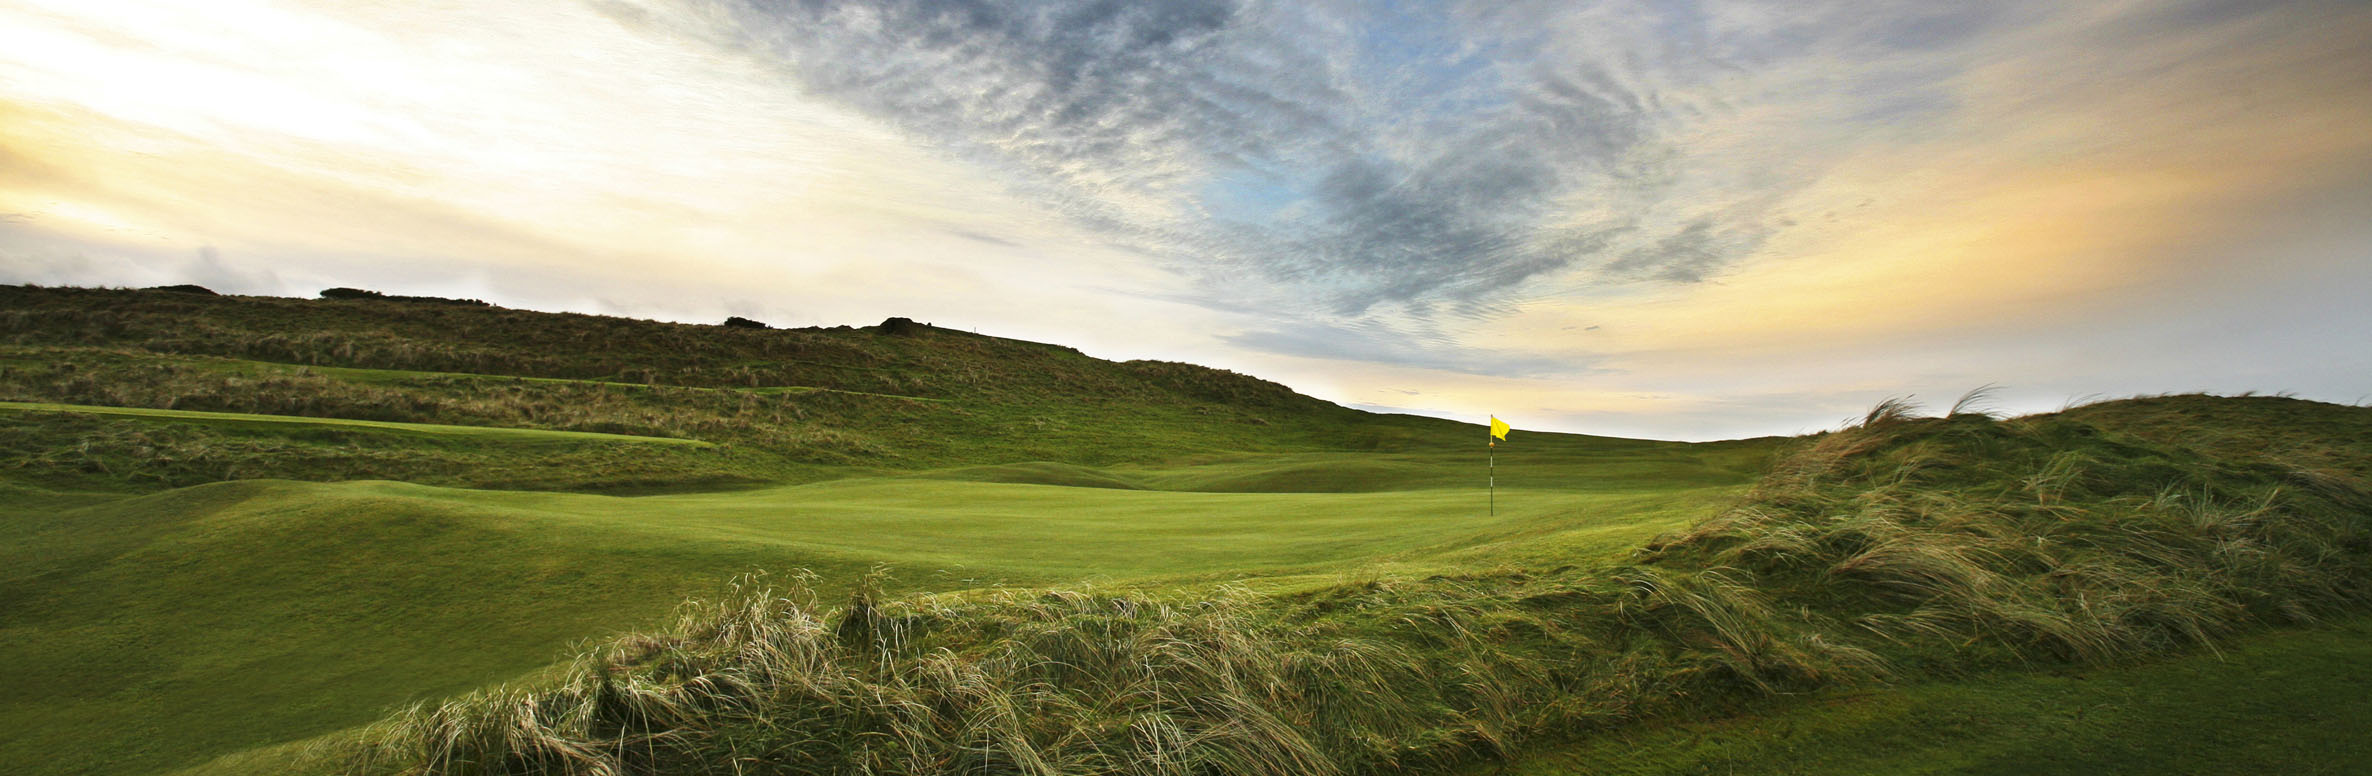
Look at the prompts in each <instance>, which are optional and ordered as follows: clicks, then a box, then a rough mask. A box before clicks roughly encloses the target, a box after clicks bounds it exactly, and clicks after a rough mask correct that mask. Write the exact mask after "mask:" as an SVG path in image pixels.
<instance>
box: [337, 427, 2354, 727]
mask: <svg viewBox="0 0 2372 776" xmlns="http://www.w3.org/2000/svg"><path fill="white" fill-rule="evenodd" d="M2136 415H2139V416H2143V417H2148V418H2151V419H2153V421H2152V422H2150V423H2135V422H2134V421H2133V417H2134V416H2136ZM2168 418H2174V419H2176V421H2168ZM2169 423H2173V424H2174V425H2182V424H2193V425H2202V426H2206V427H2211V428H2213V429H2215V432H2214V433H2204V434H2201V435H2198V436H2197V437H2196V439H2198V440H2201V441H2198V442H2196V443H2194V442H2193V441H2191V440H2192V439H2193V438H2194V437H2192V436H2188V435H2180V434H2177V435H2167V434H2163V433H2157V432H2162V431H2164V430H2165V429H2166V428H2167V427H2168V425H2169ZM2367 428H2372V410H2364V409H2360V408H2340V407H2333V406H2330V405H2316V404H2313V403H2309V402H2297V401H2293V400H2283V399H2248V400H2236V399H2214V398H2209V397H2171V398H2166V399H2157V400H2147V401H2146V402H2143V403H2140V404H2139V405H2138V407H2137V405H2136V404H2135V403H2119V404H2112V405H2105V406H2103V407H2098V408H2085V409H2079V410H2075V411H2070V412H2065V413H2060V414H2056V415H2049V416H2038V417H2030V418H2020V419H2014V420H2000V419H1995V418H1992V417H1988V416H1984V415H1979V414H1971V413H1958V414H1955V415H1952V416H1950V417H1944V418H1919V417H1912V416H1911V415H1910V414H1909V413H1908V412H1907V411H1906V410H1905V408H1903V407H1901V406H1899V405H1888V406H1884V407H1881V408H1880V409H1879V410H1877V411H1874V412H1873V413H1872V414H1871V416H1870V417H1869V418H1868V419H1866V421H1865V422H1864V423H1863V424H1861V425H1859V426H1857V427H1854V428H1849V429H1846V430H1843V431H1839V432H1835V433H1832V434H1828V435H1824V436H1822V437H1819V438H1816V439H1815V440H1812V441H1810V442H1809V443H1808V444H1806V445H1805V446H1804V447H1803V448H1802V449H1800V450H1798V451H1797V452H1796V453H1795V454H1793V455H1792V456H1791V457H1789V458H1788V459H1787V460H1785V461H1784V462H1783V463H1782V464H1781V465H1780V467H1779V469H1778V471H1777V472H1776V473H1775V475H1774V476H1772V477H1771V478H1769V479H1767V480H1766V481H1765V484H1764V485H1763V486H1762V487H1760V488H1759V489H1758V490H1757V491H1756V492H1755V493H1754V494H1753V495H1752V496H1751V497H1749V498H1748V499H1747V500H1746V501H1745V503H1743V504H1741V505H1740V506H1738V507H1737V508H1735V509H1732V510H1729V511H1727V512H1725V513H1723V514H1722V515H1720V516H1719V517H1717V518H1714V519H1712V520H1709V521H1707V522H1705V523H1703V524H1701V525H1699V526H1697V527H1695V528H1693V529H1691V530H1688V531H1684V532H1680V533H1677V534H1674V535H1671V536H1668V537H1665V538H1662V539H1658V540H1656V541H1653V542H1650V543H1649V544H1648V545H1647V546H1646V547H1644V548H1642V550H1641V551H1640V552H1639V553H1638V554H1637V556H1636V558H1635V563H1634V564H1633V565H1626V566H1618V567H1615V568H1595V567H1572V566H1567V567H1559V568H1555V569H1551V570H1514V569H1510V570H1502V571H1496V572H1490V573H1483V574H1473V575H1465V576H1464V578H1458V577H1435V578H1431V579H1426V580H1405V579H1402V580H1375V581H1371V582H1365V583H1355V584H1347V585H1339V586H1333V587H1328V588H1323V589H1319V590H1316V591H1311V592H1303V593H1297V594H1290V595H1278V596H1267V595H1259V594H1254V593H1250V592H1246V591H1236V592H1226V591H1221V592H1218V593H1214V594H1205V595H1199V596H1198V595H1182V596H1181V595H1177V594H1171V595H1168V596H1163V595H1157V594H1136V595H1126V594H1124V595H1094V594H1086V593H1066V592H1060V591H1044V592H1034V591H1033V592H1009V593H1000V594H988V595H980V594H972V595H958V596H923V597H913V598H898V599H891V598H884V597H881V596H878V595H875V594H872V593H869V592H864V591H860V592H859V593H858V594H857V595H856V597H854V598H853V599H851V600H850V602H849V603H848V604H846V605H844V606H840V607H837V608H826V607H823V606H820V605H818V604H817V603H816V602H815V601H813V600H806V599H804V598H803V597H802V596H800V595H797V594H792V595H787V596H786V595H779V594H775V593H773V592H771V591H764V590H758V591H744V592H743V593H742V594H739V595H735V596H729V597H727V598H725V599H724V600H722V601H718V602H715V603H707V604H695V605H692V606H690V607H688V608H687V609H686V610H685V611H684V616H683V618H682V619H681V621H680V622H679V623H678V624H677V626H676V627H674V628H673V629H671V630H669V631H667V632H665V633H660V634H653V635H644V636H633V637H627V638H624V639H621V640H618V641H616V642H613V643H611V644H610V645H608V646H606V647H603V648H600V649H597V650H595V651H593V652H592V653H589V654H588V655H586V656H584V657H583V658H581V659H580V660H579V662H578V663H577V665H576V667H575V668H574V669H572V670H571V671H569V672H568V673H567V674H566V675H565V676H564V677H563V678H562V679H561V680H559V681H558V682H557V683H555V684H552V685H549V686H543V687H533V688H523V689H511V690H503V691H497V692H491V693H487V694H481V695H477V696H474V697H471V698H467V699H462V700H458V701H455V702H452V703H449V704H445V705H442V706H433V707H421V708H418V709H416V710H414V711H412V712H410V713H408V714H406V715H404V716H402V717H399V718H397V719H395V720H393V721H391V722H389V723H387V724H386V725H385V726H383V727H381V728H379V729H378V730H376V731H375V732H374V733H373V734H372V735H371V736H370V737H369V738H367V739H366V741H365V743H364V745H363V746H362V748H361V749H359V750H357V751H355V752H354V753H352V754H351V755H350V758H349V759H348V764H349V770H350V771H352V772H355V773H424V774H426V773H437V774H443V773H636V772H740V773H811V772H817V771H826V772H831V771H843V772H874V773H947V772H984V773H1056V772H1062V773H1073V772H1077V773H1179V774H1184V773H1209V772H1226V773H1244V774H1265V773H1275V774H1286V773H1293V774H1301V773H1353V772H1370V771H1377V770H1396V769H1403V768H1409V767H1414V766H1424V767H1434V766H1440V765H1444V764H1447V763H1452V762H1456V761H1460V760H1464V759H1468V758H1472V757H1474V756H1477V755H1484V754H1493V753H1501V752H1505V751H1508V750H1509V749H1510V748H1511V747H1513V746H1514V745H1516V744H1517V743H1518V742H1520V741H1522V740H1523V739H1524V738H1525V737H1526V736H1528V735H1530V734H1532V733H1535V732H1538V731H1541V730H1558V731H1567V732H1569V731H1571V730H1573V729H1575V728H1587V727H1591V726H1597V725H1606V724H1614V723H1618V722H1621V721H1624V720H1627V719H1632V718H1635V717H1636V716H1638V715H1639V714H1641V713H1642V712H1644V711H1648V710H1654V709H1668V708H1671V707H1674V706H1676V705H1679V706H1685V707H1688V708H1693V709H1698V710H1706V709H1714V708H1718V707H1719V706H1720V705H1721V704H1722V703H1723V702H1724V701H1723V699H1725V698H1741V697H1747V696H1751V695H1754V694H1768V693H1775V692H1782V691H1793V690H1805V689H1814V688H1820V687H1827V686H1834V685H1837V684H1840V683H1852V682H1859V681H1869V680H1873V679H1878V678H1882V677H1889V676H1892V677H1898V678H1917V677H1925V676H1937V675H1952V674H1957V673H1961V672H1966V671H1970V670H1975V669H1983V668H1992V667H2001V666H2015V665H2025V664H2033V663H2036V662H2050V663H2065V662H2076V663H2082V662H2095V663H2097V662H2103V661H2111V660H2118V659H2123V658H2128V657H2133V656H2139V655H2149V654H2161V653H2166V652H2171V651H2175V650H2181V649H2185V648H2190V647H2194V646H2200V645H2210V646H2212V645H2213V644H2215V643H2217V642H2218V641H2219V640H2220V639H2222V638H2224V637H2226V636H2228V635H2230V634H2233V633H2236V632H2241V631H2244V630H2248V629H2252V628H2257V627H2262V626H2264V625H2268V624H2284V623H2298V622H2311V621H2314V620H2316V619H2318V618H2322V617H2327V616H2330V615H2332V614H2335V613H2341V612H2354V611H2362V610H2363V609H2364V608H2365V606H2366V604H2367V603H2372V488H2367V483H2366V477H2367V473H2368V472H2372V451H2367V450H2366V449H2364V447H2363V446H2362V440H2364V439H2365V437H2364V436H2362V432H2363V431H2364V430H2365V429H2367Z"/></svg>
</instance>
